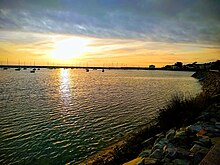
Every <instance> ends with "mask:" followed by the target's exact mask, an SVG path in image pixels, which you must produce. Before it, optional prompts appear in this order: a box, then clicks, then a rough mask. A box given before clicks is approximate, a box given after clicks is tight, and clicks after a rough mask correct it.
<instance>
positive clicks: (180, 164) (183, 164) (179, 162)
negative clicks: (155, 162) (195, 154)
mask: <svg viewBox="0 0 220 165" xmlns="http://www.w3.org/2000/svg"><path fill="white" fill-rule="evenodd" d="M172 163H174V165H189V164H190V161H189V160H187V159H174V160H173V161H172Z"/></svg>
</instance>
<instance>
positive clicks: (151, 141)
mask: <svg viewBox="0 0 220 165" xmlns="http://www.w3.org/2000/svg"><path fill="white" fill-rule="evenodd" d="M153 143H154V138H153V137H151V138H149V139H147V140H145V141H144V142H143V143H142V144H143V145H144V146H151V145H152V144H153Z"/></svg>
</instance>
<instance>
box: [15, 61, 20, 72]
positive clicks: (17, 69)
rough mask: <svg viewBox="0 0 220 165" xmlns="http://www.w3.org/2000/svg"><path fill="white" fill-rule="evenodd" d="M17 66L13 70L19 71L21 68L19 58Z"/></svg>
mask: <svg viewBox="0 0 220 165" xmlns="http://www.w3.org/2000/svg"><path fill="white" fill-rule="evenodd" d="M18 66H19V67H18V68H16V69H15V71H20V70H21V68H20V60H19V64H18Z"/></svg>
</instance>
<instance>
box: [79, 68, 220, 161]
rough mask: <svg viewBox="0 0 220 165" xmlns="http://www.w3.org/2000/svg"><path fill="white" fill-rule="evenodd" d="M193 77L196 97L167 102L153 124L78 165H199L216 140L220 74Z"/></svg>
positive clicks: (219, 118) (202, 73) (219, 129)
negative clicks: (198, 87)
mask: <svg viewBox="0 0 220 165" xmlns="http://www.w3.org/2000/svg"><path fill="white" fill-rule="evenodd" d="M193 77H195V78H197V79H198V81H200V82H201V84H202V88H203V92H202V93H201V94H200V95H199V96H197V98H191V99H188V100H184V101H182V100H177V103H176V102H175V101H176V100H174V101H171V103H170V104H171V105H168V106H167V107H166V108H164V109H162V110H161V111H163V112H162V113H161V114H160V116H159V118H158V119H157V120H155V123H151V124H149V125H147V126H145V127H142V128H140V129H139V130H138V131H137V132H136V133H134V134H132V135H129V136H127V137H125V138H124V139H123V140H121V141H119V142H118V143H116V144H114V145H112V146H110V147H108V148H106V149H104V150H102V151H100V152H98V153H97V154H95V155H93V156H91V157H90V158H88V159H87V160H85V161H83V162H82V163H80V164H88V165H90V164H91V165H101V164H103V165H104V164H105V165H117V164H123V163H125V164H126V165H135V164H138V165H145V164H199V163H200V162H201V160H202V159H203V158H204V156H205V155H206V154H207V153H208V152H209V150H210V149H211V148H212V147H213V145H215V144H216V143H219V141H220V140H219V139H220V73H219V72H211V71H198V72H196V73H195V74H193ZM178 108H180V110H179V109H178ZM181 108H182V109H181ZM185 109H186V110H185ZM195 109H196V110H195ZM175 113H177V114H175ZM173 115H174V116H173ZM175 115H176V116H175ZM178 116H179V119H178ZM172 118H173V119H172ZM174 118H176V119H178V120H176V121H175V120H174ZM186 119H187V120H186ZM171 120H173V121H175V122H172V124H173V125H172V124H167V123H171V122H169V121H171ZM126 162H127V163H126Z"/></svg>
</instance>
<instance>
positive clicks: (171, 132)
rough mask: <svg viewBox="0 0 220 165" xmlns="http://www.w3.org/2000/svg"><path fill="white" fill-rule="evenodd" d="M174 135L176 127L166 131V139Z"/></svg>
mask: <svg viewBox="0 0 220 165" xmlns="http://www.w3.org/2000/svg"><path fill="white" fill-rule="evenodd" d="M174 136H175V130H174V129H170V130H169V131H168V132H167V133H166V139H167V140H171V139H173V138H174Z"/></svg>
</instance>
